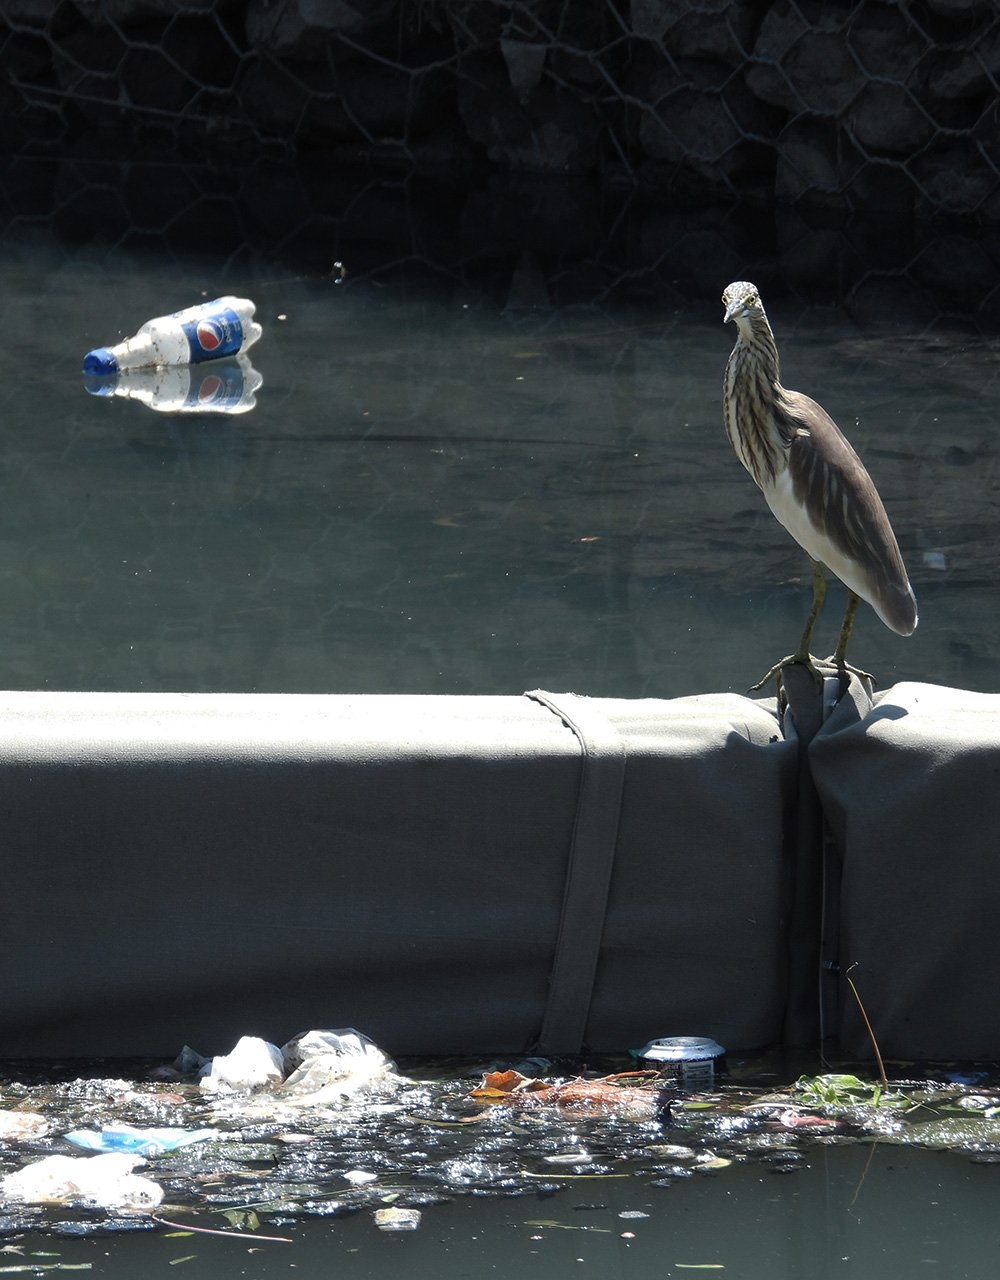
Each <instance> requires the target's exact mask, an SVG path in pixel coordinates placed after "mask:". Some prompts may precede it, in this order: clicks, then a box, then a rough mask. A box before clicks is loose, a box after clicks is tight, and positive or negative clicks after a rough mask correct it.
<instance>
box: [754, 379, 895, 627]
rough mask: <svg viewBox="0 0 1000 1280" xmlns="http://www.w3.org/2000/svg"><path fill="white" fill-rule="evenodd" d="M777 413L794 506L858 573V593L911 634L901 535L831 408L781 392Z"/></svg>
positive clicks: (887, 620) (795, 393)
mask: <svg viewBox="0 0 1000 1280" xmlns="http://www.w3.org/2000/svg"><path fill="white" fill-rule="evenodd" d="M776 408H777V411H778V414H779V418H780V424H779V425H780V430H781V434H782V437H783V439H784V441H786V442H787V443H786V450H787V454H786V456H787V460H788V472H789V476H790V478H791V481H792V488H793V492H794V495H795V498H796V501H797V502H798V503H799V504H800V506H802V507H804V508H805V509H806V510H807V511H808V513H809V519H810V521H811V522H812V524H813V526H814V527H815V528H816V529H817V530H818V531H819V533H820V534H821V535H822V537H824V538H825V539H826V540H827V541H828V542H829V543H830V544H832V546H833V548H835V549H836V551H837V552H838V553H839V555H840V556H841V557H843V558H844V559H846V560H848V561H850V562H851V563H852V564H854V565H856V566H858V567H859V568H860V570H861V572H862V574H863V577H864V579H865V584H866V585H867V587H868V589H867V590H861V589H859V588H858V587H857V586H855V587H854V590H856V591H858V594H859V595H861V596H862V597H863V598H864V599H866V600H868V601H869V603H870V604H871V605H873V607H874V608H875V609H876V611H877V612H878V613H879V614H880V616H881V617H882V619H883V621H885V623H886V624H887V625H888V626H890V627H891V628H892V629H893V630H894V631H898V632H899V633H900V634H901V635H909V634H910V632H911V631H913V629H914V627H915V626H916V624H917V614H916V604H915V601H914V598H913V592H912V590H911V589H910V584H909V580H908V578H907V575H906V568H905V566H904V564H903V558H902V556H901V555H900V553H899V546H898V544H897V542H896V535H895V534H894V533H893V531H892V525H891V524H890V523H889V517H888V516H887V515H886V511H885V507H884V506H883V505H882V499H881V498H880V497H879V495H878V490H877V489H876V488H875V485H874V484H873V482H872V479H871V476H869V474H868V472H867V471H866V470H865V465H864V463H863V462H862V461H861V459H860V458H859V457H858V455H857V454H856V453H855V451H854V449H853V448H852V447H851V444H850V441H848V439H847V438H846V436H844V434H843V433H842V432H841V430H840V428H839V427H838V426H837V424H836V423H835V422H834V421H833V419H832V418H831V417H830V415H829V414H828V413H827V412H826V410H825V409H824V408H822V406H821V405H818V404H817V403H816V401H815V400H812V399H810V398H809V396H805V395H802V394H801V392H798V391H786V390H785V389H784V388H782V390H781V394H780V396H779V398H778V403H777V406H776ZM829 567H831V568H834V571H835V572H837V570H836V568H835V567H834V566H832V565H831V566H829ZM848 585H849V586H850V585H852V584H851V583H850V582H848Z"/></svg>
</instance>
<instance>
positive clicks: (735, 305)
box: [722, 302, 743, 324]
mask: <svg viewBox="0 0 1000 1280" xmlns="http://www.w3.org/2000/svg"><path fill="white" fill-rule="evenodd" d="M742 305H743V303H742V302H731V303H730V304H729V306H728V307H726V318H725V320H723V322H722V323H723V324H728V323H729V322H730V320H732V318H733V316H734V315H736V313H737V311H739V309H740V307H742Z"/></svg>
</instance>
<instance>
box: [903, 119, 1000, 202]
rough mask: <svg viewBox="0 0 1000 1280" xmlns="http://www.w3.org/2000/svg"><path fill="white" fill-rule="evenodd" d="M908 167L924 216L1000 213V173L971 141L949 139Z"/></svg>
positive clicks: (966, 139) (913, 161)
mask: <svg viewBox="0 0 1000 1280" xmlns="http://www.w3.org/2000/svg"><path fill="white" fill-rule="evenodd" d="M908 168H909V172H910V173H911V175H912V177H913V181H914V184H915V186H916V188H917V211H918V212H919V213H921V214H924V215H929V214H931V215H932V214H939V213H946V214H956V215H958V214H969V213H973V214H979V215H980V216H982V215H984V214H986V213H987V212H988V211H990V210H991V209H992V212H990V216H991V217H995V216H996V214H997V213H1000V209H998V208H997V207H996V201H997V199H998V197H1000V174H998V172H997V168H996V165H995V163H991V162H990V161H989V160H988V159H986V157H984V155H983V154H982V152H981V151H980V150H979V148H978V147H977V146H976V145H975V144H974V142H973V141H972V140H971V139H968V138H953V139H948V140H946V141H945V142H943V143H941V144H939V145H937V146H935V147H933V148H932V149H930V150H928V151H926V152H924V153H923V154H922V155H919V156H916V157H915V158H914V159H913V160H912V161H911V162H910V164H909V166H908Z"/></svg>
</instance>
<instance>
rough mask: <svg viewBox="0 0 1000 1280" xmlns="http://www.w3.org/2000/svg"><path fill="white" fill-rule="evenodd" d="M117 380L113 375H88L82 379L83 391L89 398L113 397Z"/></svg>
mask: <svg viewBox="0 0 1000 1280" xmlns="http://www.w3.org/2000/svg"><path fill="white" fill-rule="evenodd" d="M117 386H118V378H117V376H116V375H115V374H110V375H109V374H106V373H105V374H95V373H89V374H87V376H86V378H85V379H84V383H83V389H84V391H86V392H87V394H88V395H91V396H113V395H114V394H115V387H117Z"/></svg>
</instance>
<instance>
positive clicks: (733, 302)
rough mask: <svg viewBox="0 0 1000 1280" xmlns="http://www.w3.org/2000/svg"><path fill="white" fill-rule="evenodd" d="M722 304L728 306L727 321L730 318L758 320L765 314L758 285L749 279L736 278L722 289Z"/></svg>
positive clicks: (726, 321)
mask: <svg viewBox="0 0 1000 1280" xmlns="http://www.w3.org/2000/svg"><path fill="white" fill-rule="evenodd" d="M722 305H723V306H724V307H725V308H726V319H725V323H728V322H729V321H730V320H736V321H737V322H739V321H740V320H750V321H753V320H758V319H762V318H763V315H764V304H763V303H762V302H761V300H760V294H759V293H758V292H757V286H756V285H755V284H751V283H750V281H749V280H734V281H733V283H732V284H727V285H726V287H725V289H723V291H722Z"/></svg>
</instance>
